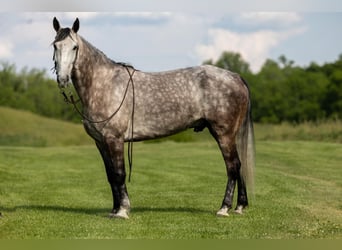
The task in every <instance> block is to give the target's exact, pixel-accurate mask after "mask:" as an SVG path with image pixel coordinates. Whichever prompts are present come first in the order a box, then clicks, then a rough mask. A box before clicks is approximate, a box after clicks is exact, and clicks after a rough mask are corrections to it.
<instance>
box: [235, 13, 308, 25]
mask: <svg viewBox="0 0 342 250" xmlns="http://www.w3.org/2000/svg"><path fill="white" fill-rule="evenodd" d="M301 20H302V18H301V16H300V15H299V14H298V13H296V12H243V13H241V14H240V15H239V16H238V17H237V22H239V23H242V24H247V25H250V26H256V25H272V26H281V27H283V26H285V27H286V26H289V25H294V24H296V23H298V22H300V21H301Z"/></svg>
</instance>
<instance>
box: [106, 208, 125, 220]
mask: <svg viewBox="0 0 342 250" xmlns="http://www.w3.org/2000/svg"><path fill="white" fill-rule="evenodd" d="M109 218H119V219H125V220H127V219H129V217H128V212H127V209H125V208H120V209H119V211H117V212H115V213H110V214H109Z"/></svg>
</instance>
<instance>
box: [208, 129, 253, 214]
mask: <svg viewBox="0 0 342 250" xmlns="http://www.w3.org/2000/svg"><path fill="white" fill-rule="evenodd" d="M212 134H213V136H214V137H215V139H216V140H217V142H218V145H219V147H220V149H221V152H222V155H223V159H224V162H225V165H226V170H227V176H228V181H227V186H226V191H225V195H224V199H223V201H222V206H221V209H220V210H219V211H218V212H217V216H229V214H228V211H229V210H230V209H231V208H232V206H233V196H234V191H235V186H236V183H237V184H238V204H237V207H236V212H238V213H242V208H243V207H245V206H247V195H246V190H245V188H244V183H243V182H242V178H241V175H240V168H241V163H240V160H239V156H238V152H237V149H236V144H235V136H230V135H229V134H226V135H221V136H220V135H217V134H216V133H212Z"/></svg>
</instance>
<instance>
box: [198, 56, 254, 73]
mask: <svg viewBox="0 0 342 250" xmlns="http://www.w3.org/2000/svg"><path fill="white" fill-rule="evenodd" d="M203 64H212V65H215V66H217V67H219V68H222V69H227V70H230V71H232V72H236V73H238V74H247V73H251V71H250V69H249V64H248V63H247V62H246V61H244V60H243V58H242V57H241V55H240V54H239V53H234V52H229V51H225V52H223V53H222V55H221V56H220V58H219V59H218V60H217V61H216V62H215V63H214V62H213V61H212V60H207V61H205V62H204V63H203Z"/></svg>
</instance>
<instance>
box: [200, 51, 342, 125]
mask: <svg viewBox="0 0 342 250" xmlns="http://www.w3.org/2000/svg"><path fill="white" fill-rule="evenodd" d="M204 64H213V65H216V66H218V67H221V68H225V69H228V70H231V71H233V72H237V73H239V74H240V75H241V76H242V77H243V78H244V79H245V80H246V81H247V82H248V84H249V87H250V91H251V97H252V113H253V120H254V121H256V122H261V123H280V122H284V121H287V122H291V123H300V122H304V121H313V122H317V121H322V120H326V119H341V118H342V54H341V55H340V56H339V57H338V59H337V60H336V61H335V62H332V63H325V64H324V65H322V66H320V65H318V64H317V63H315V62H312V63H311V64H310V65H309V66H306V67H300V66H296V65H295V63H294V61H292V60H288V59H287V58H286V57H285V56H284V55H282V56H280V57H279V58H278V60H271V59H268V60H266V61H265V63H264V64H263V66H262V68H261V70H260V71H259V72H258V73H252V72H251V70H250V67H249V64H248V62H246V61H244V60H243V58H242V57H241V55H240V54H239V53H234V52H224V53H222V55H221V56H220V58H219V59H218V60H217V61H215V62H213V61H212V60H209V61H206V62H204Z"/></svg>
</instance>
